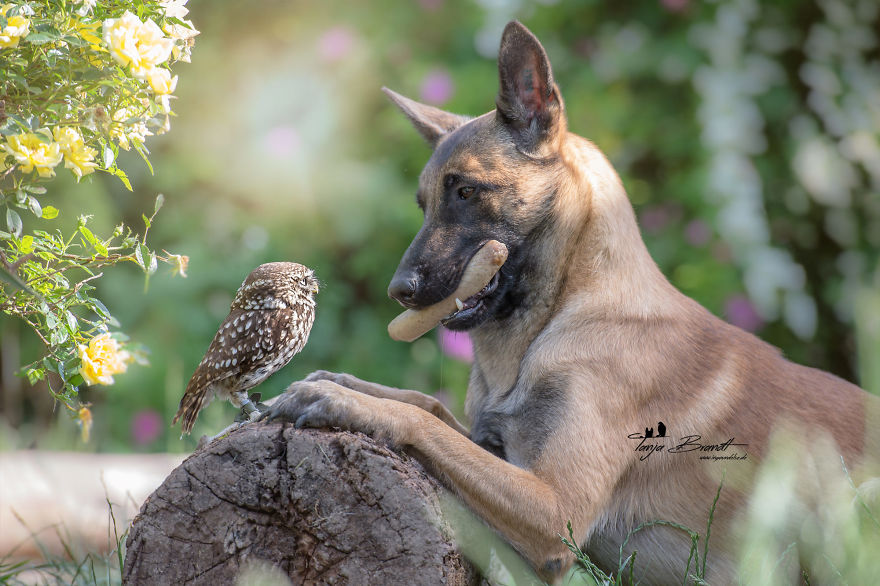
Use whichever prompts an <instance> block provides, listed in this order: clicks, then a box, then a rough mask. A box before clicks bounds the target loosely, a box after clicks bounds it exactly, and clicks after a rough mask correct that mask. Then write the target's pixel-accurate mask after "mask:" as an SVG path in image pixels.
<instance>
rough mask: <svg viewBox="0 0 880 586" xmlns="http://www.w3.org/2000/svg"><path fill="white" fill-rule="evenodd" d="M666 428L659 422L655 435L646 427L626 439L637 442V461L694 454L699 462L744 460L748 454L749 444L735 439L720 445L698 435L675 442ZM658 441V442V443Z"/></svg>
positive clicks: (687, 436)
mask: <svg viewBox="0 0 880 586" xmlns="http://www.w3.org/2000/svg"><path fill="white" fill-rule="evenodd" d="M666 432H667V430H666V426H665V425H664V424H663V422H662V421H661V422H660V423H658V424H657V433H656V435H655V434H654V428H653V427H646V428H645V431H644V433H642V432H635V433H631V434H629V435H628V436H627V437H628V439H631V440H637V441H638V445H636V446H635V452H636V453H637V454H639V460H640V461H645V460H647V459H648V458H650V457H651V456H653V455H654V454H656V453H666V454H694V453H696V455H698V456H699V458H700V460H713V461H719V460H746V459H747V458H748V453H747V452H746V447H747V446H748V445H749V444H746V443H739V442H737V441H736V438H735V437H731V438H729V439H727V440H726V441H723V442H720V443H709V442H705V441H704V440H703V437H702V436H701V435H699V434H691V435H685V436H682V437H680V438H679V439H677V440H675V439H673V438H672V437H669V436H667V433H666ZM658 440H659V441H658Z"/></svg>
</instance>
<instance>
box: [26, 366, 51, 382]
mask: <svg viewBox="0 0 880 586" xmlns="http://www.w3.org/2000/svg"><path fill="white" fill-rule="evenodd" d="M24 374H25V376H27V379H28V382H29V383H30V384H32V385H34V384H37V383H38V382H40V381H41V380H43V379H44V378H46V369H45V368H28V369H27V370H25V371H24Z"/></svg>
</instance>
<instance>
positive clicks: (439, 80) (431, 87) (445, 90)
mask: <svg viewBox="0 0 880 586" xmlns="http://www.w3.org/2000/svg"><path fill="white" fill-rule="evenodd" d="M453 93H455V85H454V84H453V83H452V78H451V77H450V76H449V73H448V72H446V71H444V70H441V69H435V70H434V71H432V72H430V73H428V75H426V76H425V79H423V80H422V87H421V90H420V94H421V97H422V101H425V102H428V103H429V104H436V105H440V104H443V103H444V102H446V101H448V100H449V98H451V97H452V94H453Z"/></svg>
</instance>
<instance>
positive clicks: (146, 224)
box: [141, 214, 152, 230]
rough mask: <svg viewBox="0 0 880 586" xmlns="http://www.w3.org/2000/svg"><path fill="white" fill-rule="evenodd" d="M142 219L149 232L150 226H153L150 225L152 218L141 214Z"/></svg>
mask: <svg viewBox="0 0 880 586" xmlns="http://www.w3.org/2000/svg"><path fill="white" fill-rule="evenodd" d="M141 217H142V218H143V219H144V226H146V227H147V230H149V229H150V226H151V225H152V224H151V223H150V218H148V217H147V215H146V214H141Z"/></svg>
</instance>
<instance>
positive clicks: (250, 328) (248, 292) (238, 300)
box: [172, 262, 318, 433]
mask: <svg viewBox="0 0 880 586" xmlns="http://www.w3.org/2000/svg"><path fill="white" fill-rule="evenodd" d="M317 292H318V280H317V279H316V278H315V275H314V272H313V271H312V270H311V269H309V268H307V267H305V266H303V265H301V264H298V263H292V262H270V263H266V264H263V265H260V266H258V267H257V268H255V269H254V270H253V271H252V272H251V274H250V275H248V277H247V278H246V279H245V280H244V283H242V284H241V287H239V289H238V292H237V293H236V294H235V299H234V300H233V301H232V306H231V307H230V310H229V315H228V316H226V319H225V320H223V323H222V324H220V328H219V330H218V331H217V335H215V336H214V339H213V341H212V342H211V345H210V347H208V351H207V352H206V353H205V357H204V358H203V359H202V361H201V362H200V363H199V365H198V367H197V368H196V371H195V373H194V374H193V375H192V378H191V379H190V381H189V384H187V386H186V392H184V394H183V398H182V399H181V400H180V408H179V409H178V410H177V414H176V415H175V416H174V420H173V422H172V423H177V420H178V419H182V420H183V422H182V424H181V427H182V429H183V433H189V432H190V431H191V430H192V427H193V423H195V420H196V417H197V416H198V414H199V411H201V410H202V408H203V407H205V406H206V405H207V404H208V403H209V402H210V401H211V400H212V399H213V398H214V397H215V396H219V397H221V398H226V399H229V400H230V401H232V402H233V403H234V404H235V405H236V406H237V407H240V406H241V405H240V399H239V397H240V396H242V393H244V395H243V396H245V397H246V393H247V391H248V390H249V389H251V388H253V387H255V386H257V385H258V384H260V383H261V382H263V381H264V380H266V379H267V378H268V377H269V376H270V375H272V374H273V373H275V372H276V371H278V370H280V369H281V368H282V367H284V366H285V365H286V364H287V363H288V362H290V359H291V358H293V356H294V355H295V354H297V353H298V352H299V351H300V350H302V348H303V346H305V344H306V341H307V340H308V338H309V332H310V331H311V329H312V323H313V322H314V320H315V298H314V296H315V294H316V293H317Z"/></svg>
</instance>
